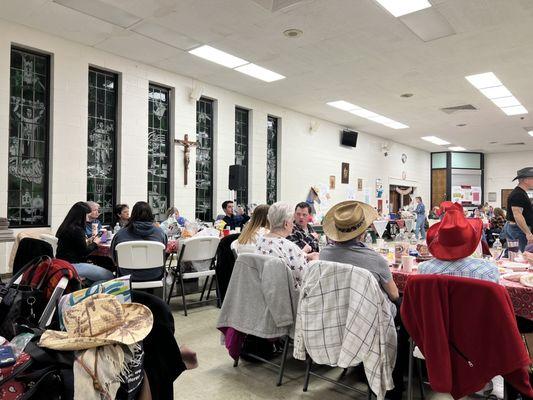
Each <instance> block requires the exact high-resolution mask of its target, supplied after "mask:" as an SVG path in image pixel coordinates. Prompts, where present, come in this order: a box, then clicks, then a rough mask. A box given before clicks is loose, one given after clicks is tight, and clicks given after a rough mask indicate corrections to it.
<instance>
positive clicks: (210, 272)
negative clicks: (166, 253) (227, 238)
mask: <svg viewBox="0 0 533 400" xmlns="http://www.w3.org/2000/svg"><path fill="white" fill-rule="evenodd" d="M219 243H220V239H219V238H217V237H209V236H204V237H201V236H200V237H193V238H190V239H187V240H185V241H183V243H182V244H181V249H180V255H179V257H178V261H177V265H176V267H175V268H174V267H172V266H170V271H171V272H172V274H173V275H174V277H173V279H172V284H171V286H170V291H169V293H168V297H167V304H170V299H171V298H172V297H173V296H172V291H173V290H174V285H175V284H176V281H177V280H178V281H179V284H180V288H181V299H182V303H183V312H184V314H185V316H187V300H186V298H185V285H184V282H183V281H184V280H185V279H194V278H200V277H206V280H205V282H204V286H203V289H202V292H201V295H200V300H199V301H194V302H190V303H189V305H191V304H202V303H207V302H210V301H216V302H217V305H218V306H220V295H219V293H218V283H217V281H216V275H215V259H216V254H217V248H218V245H219ZM193 261H205V262H209V268H208V269H207V270H205V271H195V272H185V271H184V263H186V262H193ZM209 278H211V280H210V279H209ZM209 281H210V283H209ZM208 283H209V289H208V290H207V294H206V298H205V300H204V298H203V297H204V293H205V291H206V288H207V285H208ZM213 283H214V285H215V291H216V298H214V299H211V300H210V299H209V293H210V292H211V290H212V287H213Z"/></svg>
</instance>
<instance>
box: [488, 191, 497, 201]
mask: <svg viewBox="0 0 533 400" xmlns="http://www.w3.org/2000/svg"><path fill="white" fill-rule="evenodd" d="M489 201H490V202H496V192H489Z"/></svg>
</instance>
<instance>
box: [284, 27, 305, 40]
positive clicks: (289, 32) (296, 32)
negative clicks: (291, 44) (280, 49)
mask: <svg viewBox="0 0 533 400" xmlns="http://www.w3.org/2000/svg"><path fill="white" fill-rule="evenodd" d="M283 34H284V35H285V36H287V37H288V38H291V39H294V38H297V37H300V36H302V35H303V34H304V32H303V31H302V30H300V29H286V30H284V31H283Z"/></svg>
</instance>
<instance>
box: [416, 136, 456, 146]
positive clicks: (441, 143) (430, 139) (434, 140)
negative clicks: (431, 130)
mask: <svg viewBox="0 0 533 400" xmlns="http://www.w3.org/2000/svg"><path fill="white" fill-rule="evenodd" d="M420 139H422V140H425V141H426V142H431V143H433V144H438V145H439V146H445V145H447V144H450V142H447V141H446V140H442V139H440V138H438V137H436V136H423V137H421V138H420Z"/></svg>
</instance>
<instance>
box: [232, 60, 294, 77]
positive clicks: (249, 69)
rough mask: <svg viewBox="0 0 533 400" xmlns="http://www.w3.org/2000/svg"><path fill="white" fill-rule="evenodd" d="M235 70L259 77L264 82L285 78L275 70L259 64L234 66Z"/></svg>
mask: <svg viewBox="0 0 533 400" xmlns="http://www.w3.org/2000/svg"><path fill="white" fill-rule="evenodd" d="M235 71H239V72H242V73H243V74H246V75H249V76H252V77H254V78H257V79H261V80H262V81H265V82H274V81H279V80H280V79H284V78H285V77H284V76H283V75H280V74H278V73H277V72H274V71H271V70H269V69H266V68H263V67H260V66H259V65H256V64H252V63H250V64H246V65H242V66H240V67H237V68H235Z"/></svg>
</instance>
